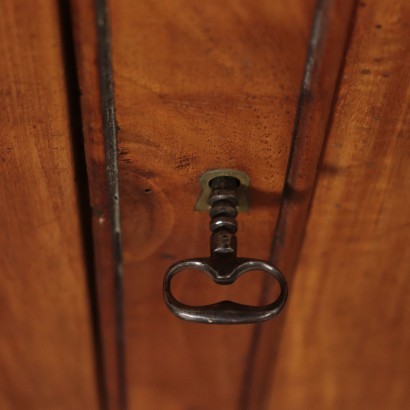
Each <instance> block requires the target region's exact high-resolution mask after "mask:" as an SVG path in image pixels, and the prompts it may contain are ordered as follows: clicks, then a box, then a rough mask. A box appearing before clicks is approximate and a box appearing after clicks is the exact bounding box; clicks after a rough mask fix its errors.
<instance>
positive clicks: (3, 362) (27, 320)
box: [0, 0, 98, 410]
mask: <svg viewBox="0 0 410 410" xmlns="http://www.w3.org/2000/svg"><path fill="white" fill-rule="evenodd" d="M0 32H1V33H0V52H1V56H2V58H1V61H0V93H1V100H0V101H1V112H2V114H1V116H0V124H1V129H2V137H1V143H0V170H1V171H0V172H1V176H2V177H1V184H0V225H1V230H2V232H1V235H0V271H1V275H0V316H1V317H0V321H1V329H0V369H1V371H0V407H1V409H3V410H7V409H10V410H11V409H13V410H16V409H21V410H23V409H24V410H26V409H41V410H46V409H50V410H51V409H67V410H68V409H70V410H72V409H96V408H97V407H98V398H97V387H96V376H95V368H94V352H93V343H92V336H91V334H92V325H91V318H90V312H89V301H88V292H87V286H86V282H87V279H86V278H87V272H86V264H85V258H84V254H83V248H82V244H83V242H82V231H81V226H80V217H79V204H78V196H77V188H76V182H75V180H74V178H75V171H74V156H73V149H72V141H71V138H72V136H71V135H70V132H71V131H70V123H69V122H70V118H69V109H68V103H67V90H66V87H67V84H66V82H65V81H66V79H65V73H64V72H65V68H64V58H63V51H62V39H61V32H60V16H59V8H58V4H57V2H54V1H49V0H43V1H34V2H26V1H18V0H10V1H8V0H6V1H3V2H2V3H1V6H0Z"/></svg>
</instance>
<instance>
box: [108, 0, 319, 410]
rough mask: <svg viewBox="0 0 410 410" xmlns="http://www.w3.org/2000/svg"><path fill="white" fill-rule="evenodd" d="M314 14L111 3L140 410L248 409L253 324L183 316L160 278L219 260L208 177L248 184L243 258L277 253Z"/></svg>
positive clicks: (133, 387)
mask: <svg viewBox="0 0 410 410" xmlns="http://www.w3.org/2000/svg"><path fill="white" fill-rule="evenodd" d="M313 9H314V1H309V2H306V1H299V0H294V1H291V2H286V4H285V3H280V2H274V3H272V2H271V1H261V2H254V1H245V2H239V3H238V2H236V1H227V2H220V1H207V2H202V3H198V2H191V1H180V0H172V1H167V2H156V1H148V0H146V1H141V2H134V1H128V0H121V1H112V2H110V7H109V15H110V24H111V34H112V37H111V45H112V52H113V70H114V84H115V99H116V115H117V122H118V127H119V132H118V138H119V178H120V203H121V224H122V229H123V235H124V242H123V244H124V284H125V286H124V289H125V295H124V296H125V320H126V329H125V338H126V351H127V386H128V395H129V407H130V409H137V408H138V409H139V408H144V409H158V408H161V409H167V410H168V409H170V410H171V409H178V410H180V409H188V408H195V409H224V410H229V409H236V408H238V407H239V406H240V400H241V396H240V392H241V390H242V383H243V379H244V377H245V374H244V372H245V367H246V362H247V355H248V352H249V344H250V337H251V334H252V326H239V327H215V326H204V325H195V324H189V323H186V322H182V321H180V320H178V319H176V318H174V317H173V316H172V315H171V314H170V313H169V312H168V311H167V310H166V308H165V306H164V303H163V301H162V278H163V275H164V273H165V270H166V269H167V267H168V266H169V265H170V264H171V263H173V262H175V261H177V260H179V259H183V258H188V257H195V256H204V255H207V253H208V249H209V244H208V241H209V231H208V216H207V214H205V213H197V212H193V207H194V204H195V202H196V199H197V196H198V195H199V184H198V178H199V177H200V176H201V174H202V173H204V172H205V171H207V170H209V169H215V168H236V169H239V170H241V171H244V172H247V173H248V174H249V176H250V177H251V179H252V190H251V192H250V203H251V212H250V213H249V214H243V215H240V217H239V225H240V232H239V254H240V255H243V256H253V257H255V258H261V259H266V258H268V257H269V251H270V247H271V242H272V237H273V229H274V226H275V222H276V218H277V213H278V205H279V203H280V197H281V191H282V188H283V183H284V176H285V172H286V166H287V160H288V154H289V148H290V142H291V136H292V129H293V123H294V118H295V111H296V105H297V101H298V97H299V92H300V84H301V81H302V75H303V70H304V63H305V58H306V52H307V46H308V41H309V35H310V31H311V25H312V14H313ZM196 278H197V276H195V277H194V276H193V275H191V276H189V275H186V276H185V277H183V278H181V280H180V281H179V282H180V287H179V292H180V294H181V295H183V294H184V292H185V295H186V298H190V299H189V300H191V301H192V300H193V298H192V294H193V293H198V294H199V295H198V298H202V300H204V298H209V297H210V296H213V287H212V286H211V285H208V286H206V283H204V282H205V281H200V282H199V283H198V282H197V281H196V280H195V279H196ZM244 279H246V278H244ZM261 283H262V282H261V280H258V279H257V280H255V281H253V282H251V281H249V280H248V281H246V280H245V282H244V284H243V285H242V286H243V287H242V288H241V287H240V285H239V288H240V289H238V292H239V293H240V294H245V293H246V294H247V295H248V296H247V297H248V302H250V301H253V302H254V303H257V302H258V296H259V294H260V291H261ZM224 291H225V295H224V298H227V297H228V298H231V299H233V298H234V297H235V295H233V294H232V293H230V294H229V293H226V292H229V291H230V290H229V288H225V289H224ZM214 297H215V298H216V297H222V296H221V295H220V294H218V295H215V296H214ZM238 297H239V298H240V295H238ZM186 300H187V299H186ZM208 300H209V299H208Z"/></svg>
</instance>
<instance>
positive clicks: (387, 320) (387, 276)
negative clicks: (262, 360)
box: [267, 0, 410, 410]
mask: <svg viewBox="0 0 410 410" xmlns="http://www.w3.org/2000/svg"><path fill="white" fill-rule="evenodd" d="M409 19H410V4H409V2H408V1H405V0H395V1H390V0H380V1H377V2H361V3H360V4H359V8H358V12H357V18H356V24H355V28H354V32H353V36H352V39H351V45H350V48H349V51H348V54H347V60H346V68H345V70H344V73H343V78H342V82H341V87H340V91H339V93H338V99H337V103H336V108H335V113H334V118H333V122H332V126H331V129H330V133H329V136H328V141H327V145H326V150H325V153H324V156H323V163H322V166H321V168H320V177H319V180H318V185H317V189H316V193H315V196H314V200H313V207H312V211H311V216H310V219H309V223H308V227H307V235H306V238H305V242H304V247H303V251H302V257H301V261H300V263H299V266H298V269H297V273H296V276H295V280H294V285H293V291H292V294H291V298H290V300H289V305H288V312H287V318H286V324H285V328H284V333H283V337H282V342H281V345H280V348H279V353H278V356H279V360H278V361H277V365H276V367H275V377H274V381H273V384H272V385H271V390H270V392H271V396H270V401H269V403H268V406H267V408H269V409H275V408H278V409H283V410H286V409H302V408H303V409H319V410H320V409H323V410H324V409H336V410H337V409H343V410H344V409H351V410H356V409H357V410H359V409H360V410H361V409H375V410H385V409H395V410H404V409H407V408H408V406H409V403H410V390H409V386H408V380H409V377H410V367H409V363H410V353H409V352H410V331H409V329H410V299H409V294H410V292H409V291H410V276H409V267H410V250H409V246H408V240H409V235H410V228H409V227H410V178H409V176H410V139H409V135H410V124H409V118H410V110H409V108H410V107H409V102H410V71H409V66H410V58H409V53H408V50H409V48H410V27H409V24H408V22H409Z"/></svg>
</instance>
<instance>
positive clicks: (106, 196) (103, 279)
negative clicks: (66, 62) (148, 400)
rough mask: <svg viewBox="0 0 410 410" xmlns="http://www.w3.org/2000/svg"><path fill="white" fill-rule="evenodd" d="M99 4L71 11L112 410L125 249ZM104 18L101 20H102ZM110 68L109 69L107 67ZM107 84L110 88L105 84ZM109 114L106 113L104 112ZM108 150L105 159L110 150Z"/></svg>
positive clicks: (117, 405) (118, 392)
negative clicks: (117, 215)
mask: <svg viewBox="0 0 410 410" xmlns="http://www.w3.org/2000/svg"><path fill="white" fill-rule="evenodd" d="M97 6H98V7H100V12H101V10H102V12H103V11H104V10H103V9H104V1H98V2H95V1H94V0H87V1H85V0H78V1H77V0H72V1H71V13H72V19H73V31H74V41H75V52H76V59H77V71H78V78H79V86H80V90H81V110H82V121H83V133H84V142H85V155H86V162H87V173H88V184H89V192H90V202H91V203H90V205H91V210H92V223H93V241H94V257H95V270H96V279H97V280H96V293H97V298H98V313H99V329H100V335H99V336H100V339H101V347H102V356H103V357H102V360H103V363H104V369H103V371H104V374H103V379H104V387H105V397H104V403H105V405H106V406H107V409H109V410H115V409H122V408H124V407H125V394H124V391H125V385H124V380H123V375H122V366H123V357H122V354H123V351H122V345H121V339H122V336H121V330H120V329H119V324H120V322H121V317H120V313H119V309H120V308H121V307H120V306H118V300H119V298H118V296H120V297H121V295H118V287H117V285H118V283H117V279H118V268H119V259H120V256H119V253H120V252H121V249H120V248H119V247H117V246H116V243H115V242H114V241H115V237H116V234H115V233H114V232H113V231H114V220H113V214H112V202H113V201H114V200H116V201H117V200H118V198H117V199H114V198H113V195H112V192H110V188H109V178H108V172H109V170H111V169H112V161H110V160H109V158H108V157H112V156H116V154H117V153H116V152H115V150H114V149H112V147H107V145H106V141H105V138H104V133H105V131H107V124H106V116H105V115H104V111H105V110H106V109H107V107H105V106H104V107H103V105H102V101H103V99H102V92H103V90H102V88H103V87H102V85H103V81H104V80H102V73H101V65H100V64H99V63H100V62H101V61H100V58H101V53H103V52H104V51H105V52H107V49H106V47H109V45H108V44H101V41H102V39H101V38H98V35H97ZM100 17H101V16H100ZM99 24H100V30H108V29H109V28H108V26H107V22H106V21H105V19H100V22H99ZM107 68H108V69H109V67H107ZM104 85H106V84H104ZM105 112H106V111H105ZM108 150H110V152H109V153H108V155H107V151H108Z"/></svg>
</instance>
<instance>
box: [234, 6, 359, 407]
mask: <svg viewBox="0 0 410 410" xmlns="http://www.w3.org/2000/svg"><path fill="white" fill-rule="evenodd" d="M327 2H328V0H317V3H316V8H315V14H314V19H313V25H312V31H311V35H310V41H309V45H308V52H307V57H306V62H305V70H304V74H303V78H302V84H301V91H300V94H299V98H298V103H297V108H296V115H295V122H294V127H293V131H292V141H291V146H290V151H289V159H288V164H287V169H286V175H285V182H284V187H283V191H282V192H283V193H282V201H281V206H280V210H279V215H278V219H277V222H276V227H275V234H274V237H273V241H272V246H271V253H270V262H271V263H272V264H274V265H277V264H278V262H279V261H278V260H276V259H277V258H275V256H277V255H276V250H277V245H278V244H279V243H281V242H282V241H283V238H281V237H280V235H281V234H280V232H279V229H278V227H279V225H280V222H281V220H282V219H283V218H284V212H285V207H286V199H287V198H288V197H289V195H291V194H292V192H291V191H292V190H291V188H290V186H291V184H289V180H290V175H291V173H292V171H293V168H294V164H293V161H292V159H293V157H294V155H295V147H296V140H297V138H298V131H299V123H300V120H301V117H302V114H303V106H304V104H305V101H306V98H307V97H308V95H309V92H310V89H311V80H312V72H313V69H314V66H315V64H316V63H317V62H316V61H315V56H316V49H317V47H318V46H319V44H318V42H319V40H320V37H321V36H322V33H323V29H324V26H325V24H326V23H327V22H326V21H325V15H324V14H325V7H326V5H327ZM357 2H358V1H357V0H356V1H355V5H354V7H353V9H352V13H351V16H350V19H349V26H348V27H347V38H346V42H345V45H344V49H343V55H342V60H341V64H340V66H339V71H338V74H337V79H336V84H335V88H334V92H333V98H332V102H331V104H330V111H329V116H328V119H327V125H326V127H325V132H324V139H323V144H322V147H321V152H320V157H319V160H318V163H317V169H319V165H320V164H321V163H322V159H323V154H324V151H325V148H326V144H327V136H328V134H329V130H330V127H331V124H332V121H333V115H334V108H335V104H336V100H337V96H338V93H339V89H340V82H341V79H342V75H343V72H344V68H345V64H346V54H347V51H348V49H349V45H350V43H351V37H352V34H353V28H354V25H355V22H356V12H357ZM316 186H317V174H316V178H315V182H314V186H313V188H312V191H311V197H310V201H309V204H308V207H309V209H308V212H309V213H310V209H311V206H312V199H313V197H314V194H315V191H316ZM307 221H308V218H307V220H306V224H305V226H303V227H302V233H301V243H303V240H304V237H305V233H306V226H307ZM299 256H300V249H299V250H298V253H297V259H299ZM296 265H297V262H296ZM296 265H295V266H296ZM268 290H269V288H268V286H266V281H265V283H264V285H263V288H262V292H261V298H260V302H261V304H264V303H266V298H267V292H268ZM282 320H283V319H282ZM261 330H262V324H256V325H255V327H254V330H253V334H252V338H251V342H250V347H249V353H248V356H247V359H246V365H245V372H244V376H243V382H242V386H241V387H242V388H241V392H240V401H239V406H238V408H239V409H241V410H248V409H249V406H250V403H249V400H250V397H249V389H248V386H251V377H252V375H253V368H254V358H255V356H256V351H257V349H258V347H259V344H260V339H261V337H262V336H261V335H262V332H261ZM272 348H273V349H277V348H278V345H277V344H276V345H275V344H274V343H272ZM275 356H276V352H275Z"/></svg>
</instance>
